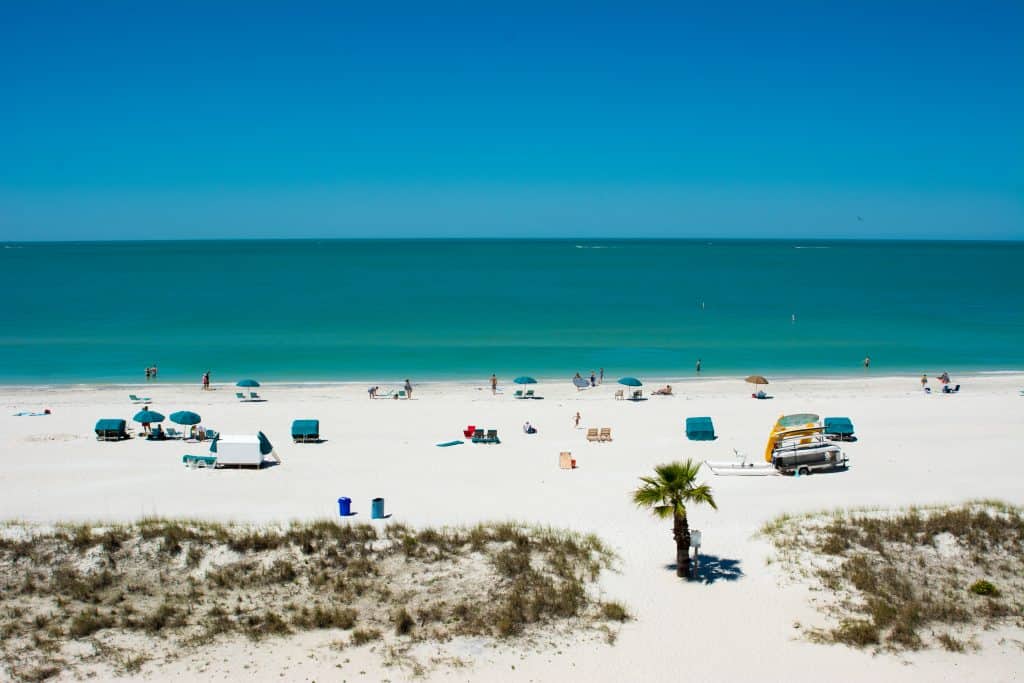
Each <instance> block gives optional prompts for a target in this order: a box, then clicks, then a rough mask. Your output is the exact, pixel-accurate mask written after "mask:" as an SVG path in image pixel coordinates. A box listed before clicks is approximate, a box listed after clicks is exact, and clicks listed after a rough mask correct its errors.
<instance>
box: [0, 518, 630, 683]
mask: <svg viewBox="0 0 1024 683" xmlns="http://www.w3.org/2000/svg"><path fill="white" fill-rule="evenodd" d="M614 560H615V558H614V555H613V554H612V552H611V551H610V550H609V549H608V548H607V547H606V546H605V545H604V544H603V543H602V542H601V541H600V540H599V539H597V538H596V537H594V536H584V535H579V534H575V533H571V532H566V531H559V530H556V529H550V528H539V527H528V526H524V525H519V524H514V523H496V524H481V525H477V526H474V527H468V528H444V529H412V528H410V527H406V526H403V525H399V524H392V525H389V526H386V527H373V526H370V525H368V524H354V525H349V524H338V523H335V522H333V521H314V522H308V523H293V524H290V525H287V526H281V527H249V526H236V525H226V524H215V523H210V522H203V521H195V520H167V519H146V520H142V521H140V522H139V523H137V524H130V525H99V524H93V525H66V526H57V527H40V526H34V525H28V524H19V523H8V524H7V525H5V526H3V527H2V528H0V588H2V598H0V602H2V604H0V638H2V640H0V656H2V662H3V666H4V668H5V674H6V676H8V677H10V678H12V679H16V680H25V681H28V680H45V679H46V678H49V677H52V676H54V675H57V674H58V673H60V672H61V671H64V670H69V669H70V670H76V669H77V668H78V667H79V666H80V665H81V664H82V663H83V662H84V661H89V662H97V661H99V662H102V663H104V664H105V665H106V666H108V667H109V671H110V672H111V673H112V674H116V673H122V672H133V671H138V670H139V669H141V668H142V667H143V666H144V665H145V663H146V662H147V661H150V660H156V659H160V660H166V659H168V658H173V657H175V656H180V654H181V653H187V652H188V651H189V646H191V645H196V644H204V645H205V644H209V643H211V642H214V641H217V640H223V639H231V638H247V639H251V640H263V639H270V638H283V637H288V636H289V635H292V634H295V633H298V632H302V631H311V630H335V631H338V632H339V635H340V636H342V639H341V640H340V641H336V642H339V643H342V645H341V646H342V647H344V646H352V647H355V646H360V645H366V644H370V643H375V642H378V641H383V642H385V644H386V645H388V647H389V648H391V651H395V650H394V646H395V645H396V644H398V645H400V644H402V643H415V642H422V641H438V642H443V641H445V640H448V639H450V638H452V637H457V636H485V637H489V638H494V639H496V640H500V639H511V638H516V637H518V636H521V635H523V634H525V633H530V632H536V631H537V630H538V629H545V628H557V627H559V625H571V627H572V628H573V629H575V630H578V629H579V628H580V627H581V626H583V627H589V628H593V629H594V630H595V631H596V630H600V631H601V632H608V629H609V624H614V623H618V622H622V621H625V620H626V619H628V618H629V616H628V612H627V610H626V608H625V607H624V606H622V605H620V604H618V603H614V602H607V603H606V602H603V601H602V600H600V599H599V598H598V597H597V596H596V589H595V586H594V583H595V582H596V581H597V580H598V578H599V576H600V574H601V572H602V571H605V570H608V569H611V568H612V565H613V563H614ZM609 642H611V639H609ZM82 643H85V644H86V645H87V646H88V647H86V648H84V649H83V648H82V647H81V644H82ZM83 652H84V653H85V654H83Z"/></svg>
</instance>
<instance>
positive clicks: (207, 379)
mask: <svg viewBox="0 0 1024 683" xmlns="http://www.w3.org/2000/svg"><path fill="white" fill-rule="evenodd" d="M209 390H210V371H209V370H207V371H206V372H204V373H203V391H209Z"/></svg>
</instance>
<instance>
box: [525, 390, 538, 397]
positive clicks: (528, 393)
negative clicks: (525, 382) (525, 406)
mask: <svg viewBox="0 0 1024 683" xmlns="http://www.w3.org/2000/svg"><path fill="white" fill-rule="evenodd" d="M523 398H537V397H536V396H534V394H533V389H527V390H526V393H525V394H523Z"/></svg>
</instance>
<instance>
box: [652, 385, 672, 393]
mask: <svg viewBox="0 0 1024 683" xmlns="http://www.w3.org/2000/svg"><path fill="white" fill-rule="evenodd" d="M654 395H655V396H671V395H672V387H671V386H670V385H668V384H666V385H665V388H664V389H655V390H654Z"/></svg>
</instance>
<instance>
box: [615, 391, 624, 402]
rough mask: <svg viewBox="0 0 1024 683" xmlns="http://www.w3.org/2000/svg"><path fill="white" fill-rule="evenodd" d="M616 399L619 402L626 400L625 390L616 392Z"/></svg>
mask: <svg viewBox="0 0 1024 683" xmlns="http://www.w3.org/2000/svg"><path fill="white" fill-rule="evenodd" d="M615 398H616V399H618V400H620V401H621V400H622V399H624V398H626V392H625V390H623V389H619V390H618V391H616V392H615Z"/></svg>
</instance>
